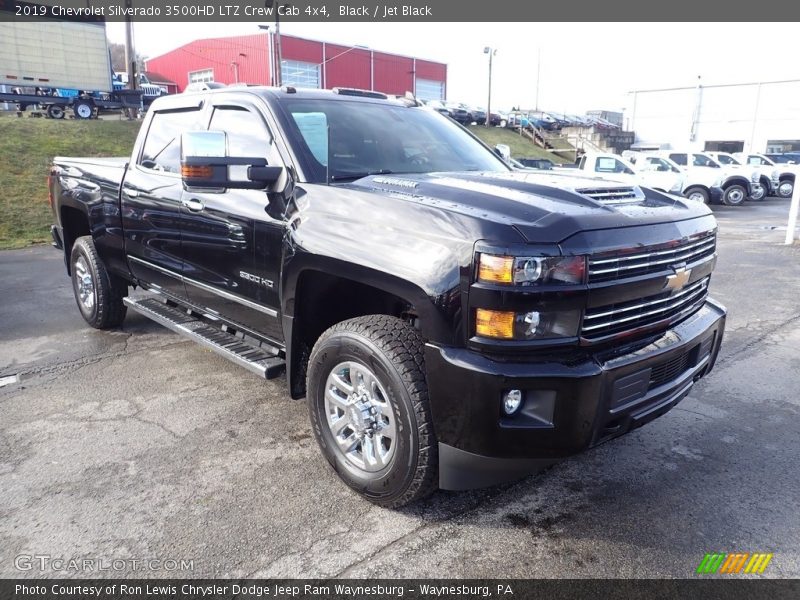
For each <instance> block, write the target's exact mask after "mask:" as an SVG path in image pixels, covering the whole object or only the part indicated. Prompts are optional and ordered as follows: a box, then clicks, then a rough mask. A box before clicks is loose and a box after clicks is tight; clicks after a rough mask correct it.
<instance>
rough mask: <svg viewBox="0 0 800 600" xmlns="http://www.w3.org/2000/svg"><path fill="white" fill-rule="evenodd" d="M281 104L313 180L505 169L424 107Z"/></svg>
mask: <svg viewBox="0 0 800 600" xmlns="http://www.w3.org/2000/svg"><path fill="white" fill-rule="evenodd" d="M281 105H282V106H283V108H284V110H285V111H286V113H287V115H288V117H289V120H288V124H289V128H290V129H293V130H294V131H292V133H293V135H291V136H290V141H291V142H292V145H293V146H295V152H296V153H297V155H298V157H299V158H300V159H301V160H303V163H304V170H305V171H306V173H307V174H308V176H309V181H311V182H314V183H324V182H325V181H326V178H327V180H328V181H330V182H334V183H335V182H337V181H339V182H343V181H352V180H354V179H360V178H361V177H366V176H367V175H373V174H390V173H433V172H447V171H508V170H509V167H508V166H507V165H506V164H505V163H504V162H503V161H502V160H501V159H500V158H499V157H498V156H496V155H495V154H494V153H493V152H492V151H491V150H489V149H488V148H486V147H485V146H484V145H482V144H481V143H480V142H478V141H477V140H476V139H475V138H473V137H472V136H471V135H470V134H469V133H467V132H466V131H465V130H464V129H462V128H461V127H460V126H459V125H457V124H456V123H455V122H453V121H452V120H450V119H448V118H447V117H444V116H442V115H441V114H439V113H437V112H435V111H433V110H430V109H427V108H422V107H414V108H409V107H406V106H398V105H391V104H387V103H372V102H348V101H341V100H326V99H303V98H297V99H286V100H284V101H283V102H281ZM298 146H299V147H298Z"/></svg>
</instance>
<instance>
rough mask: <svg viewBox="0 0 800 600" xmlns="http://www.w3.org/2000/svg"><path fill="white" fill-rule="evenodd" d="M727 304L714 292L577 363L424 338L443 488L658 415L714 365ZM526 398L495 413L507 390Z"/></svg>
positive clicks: (515, 470)
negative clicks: (642, 334) (639, 335)
mask: <svg viewBox="0 0 800 600" xmlns="http://www.w3.org/2000/svg"><path fill="white" fill-rule="evenodd" d="M725 316H726V311H725V308H724V307H723V306H721V305H720V304H717V303H716V302H714V301H713V300H708V301H707V302H706V304H705V305H704V306H703V308H701V309H700V310H699V311H698V312H696V313H695V314H694V315H692V316H691V317H689V318H688V319H686V320H685V321H683V322H682V323H680V324H678V325H677V326H675V327H674V328H672V329H670V330H669V331H667V332H666V333H665V334H664V335H662V336H661V337H660V338H658V339H657V340H656V341H654V342H652V343H651V344H649V345H648V346H645V347H644V348H640V349H638V350H636V351H634V352H631V353H629V354H624V355H621V356H613V357H611V356H609V357H607V358H606V357H605V355H602V354H601V355H598V356H595V357H593V358H591V359H587V360H584V361H582V362H578V363H573V362H566V361H547V360H546V359H541V360H539V361H537V362H525V363H519V362H516V363H512V362H500V361H497V360H493V359H491V358H488V357H487V356H485V355H482V354H478V353H477V352H474V351H470V350H466V349H463V348H446V347H438V346H434V345H431V344H428V345H427V346H426V352H425V361H426V369H427V375H428V388H429V394H430V398H431V410H432V413H433V420H434V429H435V431H436V435H437V438H438V440H439V462H440V465H439V486H440V487H441V488H443V489H470V488H475V487H483V486H486V485H493V484H496V483H500V482H502V481H507V480H511V479H514V478H518V477H520V476H523V475H525V474H528V473H531V472H533V471H536V470H538V469H540V468H542V467H545V466H547V465H549V464H552V463H554V462H556V461H558V460H559V459H561V458H563V457H566V456H569V455H571V454H575V453H577V452H581V451H583V450H586V449H587V448H590V447H593V446H596V445H598V444H600V443H602V442H605V441H607V440H609V439H612V438H614V437H617V436H620V435H622V434H624V433H627V432H629V431H631V430H632V429H635V428H637V427H639V426H641V425H643V424H645V423H647V422H648V421H651V420H652V419H655V418H656V417H658V416H660V415H662V414H664V413H665V412H667V411H668V410H670V409H671V408H672V407H673V406H675V405H676V404H677V403H678V402H680V401H681V400H682V399H683V398H684V397H685V396H686V395H687V394H688V393H689V391H690V390H691V388H692V386H693V384H694V383H695V382H696V381H697V380H699V379H700V378H701V377H703V376H704V375H706V374H707V373H708V372H709V371H711V369H712V367H713V366H714V362H715V361H716V358H717V354H718V352H719V347H720V344H721V342H722V336H723V333H724V329H725ZM509 389H519V390H521V391H522V392H523V395H524V397H525V401H524V403H523V407H522V408H521V409H520V410H519V411H518V412H517V414H516V415H514V416H512V417H507V416H505V415H503V414H501V398H502V395H503V393H504V392H505V391H507V390H509Z"/></svg>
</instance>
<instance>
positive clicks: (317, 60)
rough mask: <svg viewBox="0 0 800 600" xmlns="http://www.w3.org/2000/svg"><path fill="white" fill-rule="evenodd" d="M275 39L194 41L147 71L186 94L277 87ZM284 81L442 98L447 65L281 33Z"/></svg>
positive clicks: (249, 37)
mask: <svg viewBox="0 0 800 600" xmlns="http://www.w3.org/2000/svg"><path fill="white" fill-rule="evenodd" d="M277 55H278V47H277V38H276V37H275V35H274V34H273V33H272V32H271V31H270V32H264V33H254V34H253V35H242V36H235V37H225V38H211V39H205V40H195V41H194V42H190V43H188V44H186V45H184V46H181V47H180V48H176V49H175V50H172V51H170V52H167V53H166V54H163V55H161V56H158V57H155V58H151V59H148V60H147V70H148V71H156V72H158V73H160V74H162V76H163V77H165V78H169V79H170V80H172V81H174V82H176V83H177V85H178V90H179V91H183V90H184V89H185V88H186V86H187V85H188V84H190V83H194V82H204V81H217V82H220V83H225V84H231V83H255V84H262V85H275V84H276V80H277V73H276V72H277V69H276V62H277V61H276V56H277ZM280 56H281V70H280V74H281V82H282V84H283V85H294V86H296V87H312V88H327V89H330V88H334V87H353V88H360V89H366V90H375V91H378V92H384V93H387V94H400V95H402V94H405V93H406V92H407V91H410V92H413V93H414V94H415V95H416V96H417V97H419V98H422V99H424V100H443V99H444V98H445V97H446V92H447V65H446V64H443V63H437V62H433V61H430V60H423V59H421V58H414V57H412V56H402V55H399V54H391V53H388V52H379V51H377V50H373V49H371V48H366V47H362V46H348V45H346V44H332V43H329V42H321V41H317V40H308V39H304V38H299V37H295V36H290V35H281V39H280Z"/></svg>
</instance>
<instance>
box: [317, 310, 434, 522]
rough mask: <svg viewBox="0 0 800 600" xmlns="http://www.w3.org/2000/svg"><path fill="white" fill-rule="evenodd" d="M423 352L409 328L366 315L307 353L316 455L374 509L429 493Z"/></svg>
mask: <svg viewBox="0 0 800 600" xmlns="http://www.w3.org/2000/svg"><path fill="white" fill-rule="evenodd" d="M423 347H424V345H423V342H422V340H421V339H420V337H419V334H418V333H417V332H416V330H415V329H414V328H413V327H411V326H410V325H409V324H407V323H405V322H404V321H401V320H400V319H397V318H395V317H390V316H387V315H371V316H367V317H359V318H356V319H350V320H348V321H344V322H342V323H339V324H337V325H334V326H333V327H331V328H330V329H328V330H327V331H326V332H325V333H323V334H322V336H320V338H319V340H317V343H316V344H315V345H314V349H313V350H312V351H311V357H310V359H309V363H308V384H307V388H308V401H309V414H310V417H311V425H312V428H313V430H314V435H315V437H316V439H317V442H318V443H319V446H320V449H321V450H322V453H323V454H324V455H325V458H326V459H327V460H328V462H329V463H330V464H331V466H332V467H333V468H334V470H335V471H336V472H337V474H338V475H339V477H340V478H341V479H342V480H343V481H344V482H345V483H346V484H347V485H348V486H350V487H351V488H352V489H354V490H355V491H356V492H358V493H359V494H361V495H362V496H363V497H365V498H366V499H367V500H369V501H371V502H374V503H375V504H378V505H381V506H386V507H391V508H396V507H400V506H403V505H405V504H409V503H411V502H414V501H416V500H419V499H421V498H423V497H425V496H427V495H428V494H430V493H431V492H433V491H434V490H435V489H436V487H437V472H438V471H437V467H438V449H437V445H436V439H435V436H434V433H433V425H432V421H431V413H430V407H429V405H428V388H427V384H426V382H425V366H424V358H423Z"/></svg>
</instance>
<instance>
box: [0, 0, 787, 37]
mask: <svg viewBox="0 0 800 600" xmlns="http://www.w3.org/2000/svg"><path fill="white" fill-rule="evenodd" d="M758 8H759V10H757V11H756V10H753V7H752V6H751V5H749V4H748V3H741V2H740V3H731V2H726V1H725V0H704V1H703V2H697V1H696V0H671V1H670V2H642V1H641V0H606V1H605V2H596V1H594V0H573V1H571V2H531V1H529V0H492V1H491V2H485V1H478V0H352V1H351V0H277V1H276V0H266V1H265V0H191V1H187V0H38V1H36V0H34V1H21V0H0V21H8V20H26V21H30V20H37V19H87V20H105V21H125V20H127V19H130V20H132V21H135V22H140V21H141V22H147V21H150V22H186V21H195V22H202V21H208V22H246V21H274V20H275V19H276V18H279V19H280V20H282V21H286V22H375V23H378V22H405V23H421V22H525V21H530V22H548V21H549V22H555V21H575V22H581V21H583V22H585V21H590V22H598V23H600V22H611V21H702V22H719V21H731V22H733V21H766V20H769V19H774V18H775V17H776V16H778V15H780V18H781V20H782V22H786V21H793V20H797V19H798V17H800V3H797V2H788V3H787V2H783V1H782V0H761V1H760V2H759V4H758ZM531 35H535V31H532V32H531ZM598 35H599V36H601V37H602V30H599V31H598ZM631 35H632V39H631V43H632V44H637V43H640V40H637V39H635V32H633V31H632V32H631ZM673 43H680V41H679V40H674V41H673Z"/></svg>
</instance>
